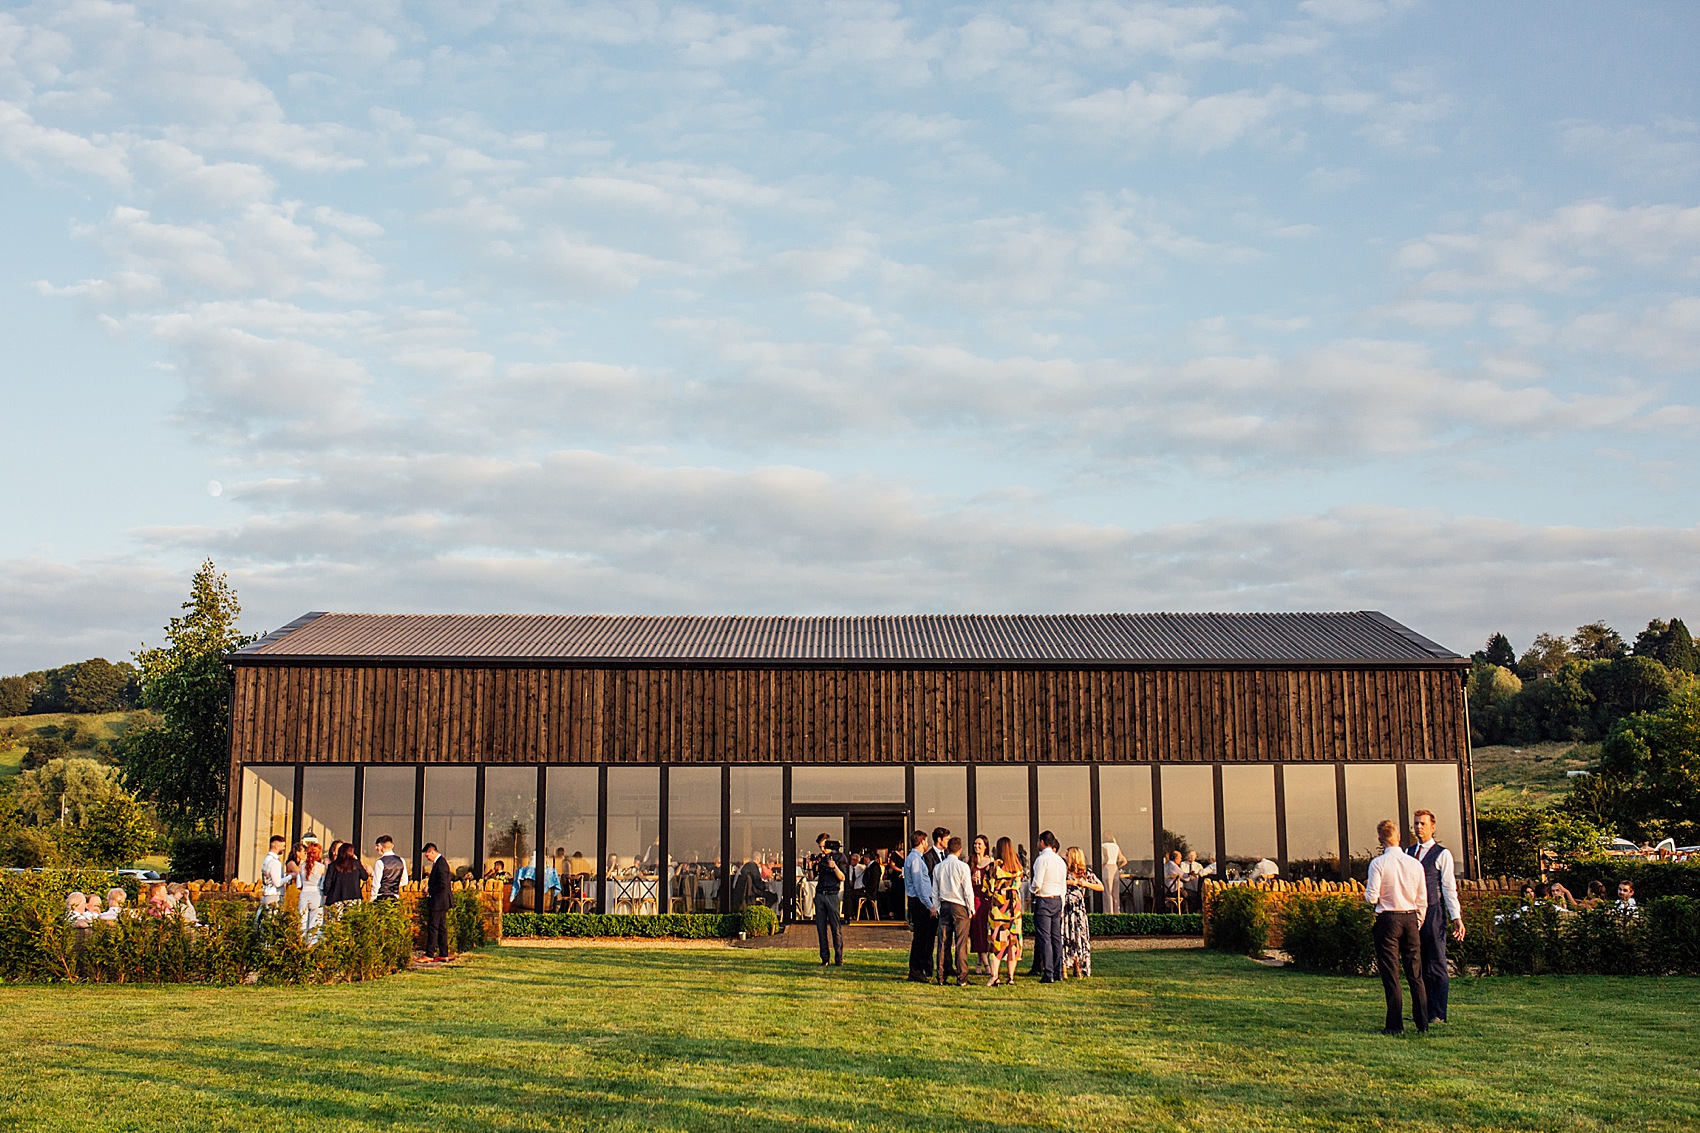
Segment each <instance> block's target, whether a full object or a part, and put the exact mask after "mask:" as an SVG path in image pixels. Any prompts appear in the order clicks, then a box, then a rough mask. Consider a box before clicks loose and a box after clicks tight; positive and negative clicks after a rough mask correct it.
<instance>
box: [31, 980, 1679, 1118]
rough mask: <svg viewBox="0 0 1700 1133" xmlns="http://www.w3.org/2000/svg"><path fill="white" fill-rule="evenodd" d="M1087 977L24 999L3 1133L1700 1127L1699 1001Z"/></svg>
mask: <svg viewBox="0 0 1700 1133" xmlns="http://www.w3.org/2000/svg"><path fill="white" fill-rule="evenodd" d="M1094 962H1095V965H1096V967H1097V970H1098V975H1097V977H1096V978H1095V979H1093V980H1091V981H1089V982H1085V983H1065V984H1063V985H1061V986H1058V987H1049V988H1047V987H1040V986H1039V985H1038V984H1036V983H1033V982H1024V983H1023V984H1021V985H1019V986H1017V987H1015V988H1013V989H1001V988H1000V989H989V990H988V989H985V988H980V987H973V988H966V989H958V988H955V987H950V988H938V987H929V986H920V985H915V984H909V983H906V982H904V981H902V980H901V978H900V976H901V974H902V970H903V959H902V954H901V953H898V952H863V953H854V952H853V953H852V954H851V956H850V959H849V963H848V964H847V965H846V967H844V968H842V969H832V968H828V969H824V970H823V969H821V968H820V967H819V966H818V964H817V963H816V960H815V957H814V956H813V954H812V953H811V952H808V951H801V952H799V951H787V950H769V951H751V952H744V951H734V950H704V949H696V950H684V949H667V948H653V949H637V948H606V949H603V948H573V949H561V950H544V949H525V950H521V949H508V950H499V949H498V950H488V951H486V952H484V953H481V954H478V955H475V956H472V957H469V958H467V959H466V960H464V961H463V962H462V964H461V965H460V966H458V967H457V968H455V969H452V970H448V971H442V972H424V973H409V974H404V975H399V976H394V977H391V978H389V979H386V980H382V981H378V982H376V983H371V984H362V985H353V986H344V987H332V988H312V989H255V988H229V989H218V988H167V989H159V988H127V987H104V986H97V987H55V988H27V989H25V988H0V1017H3V1018H4V1019H5V1021H6V1033H7V1044H8V1048H9V1050H10V1052H11V1057H10V1058H9V1059H8V1062H9V1065H8V1066H7V1068H6V1072H5V1075H4V1078H3V1082H4V1084H3V1085H0V1128H8V1129H9V1128H18V1129H73V1130H74V1129H172V1130H176V1129H182V1128H191V1129H194V1130H196V1131H197V1133H198V1131H200V1130H210V1129H259V1130H266V1131H276V1130H287V1129H302V1130H307V1129H311V1130H321V1131H323V1130H350V1129H364V1128H377V1127H382V1128H384V1129H393V1130H413V1129H418V1130H473V1129H489V1128H496V1129H652V1128H661V1129H726V1130H731V1129H740V1130H743V1129H788V1130H876V1129H878V1130H886V1129H905V1128H925V1129H929V1130H969V1129H990V1128H1001V1129H1045V1130H1105V1131H1109V1130H1116V1131H1121V1130H1128V1129H1177V1130H1183V1129H1184V1130H1223V1129H1226V1130H1232V1131H1235V1133H1239V1131H1249V1130H1286V1129H1319V1128H1320V1129H1340V1130H1346V1129H1354V1130H1356V1129H1394V1128H1398V1129H1400V1130H1426V1129H1462V1128H1506V1129H1510V1128H1516V1129H1601V1130H1606V1129H1614V1130H1615V1129H1669V1130H1677V1129H1693V1128H1696V1127H1700V1086H1697V1085H1696V1075H1695V1074H1694V1072H1693V1053H1692V1052H1693V1044H1692V1025H1693V1020H1694V1018H1695V1017H1696V1015H1697V1014H1700V981H1694V980H1651V979H1648V980H1618V979H1605V978H1570V979H1497V980H1475V981H1461V982H1460V983H1458V984H1455V985H1454V986H1455V988H1456V991H1455V1007H1454V1018H1455V1022H1454V1023H1453V1024H1451V1025H1450V1027H1449V1028H1446V1029H1445V1030H1444V1033H1442V1030H1441V1028H1436V1034H1434V1035H1433V1036H1431V1037H1429V1038H1426V1039H1419V1038H1416V1037H1412V1038H1407V1039H1386V1038H1382V1037H1380V1036H1378V1035H1375V1034H1373V1033H1372V1032H1373V1031H1374V1029H1375V1028H1376V1027H1377V1026H1379V1025H1380V1014H1381V1005H1380V985H1379V984H1378V983H1376V982H1375V981H1373V980H1362V979H1342V978H1332V977H1324V976H1307V975H1300V974H1296V973H1291V972H1284V971H1277V970H1272V969H1269V968H1264V967H1261V966H1259V965H1256V964H1253V963H1252V962H1250V961H1248V960H1245V959H1242V958H1238V957H1228V956H1221V955H1217V954H1212V953H1204V952H1199V951H1196V950H1192V951H1174V952H1109V951H1101V952H1100V954H1099V955H1098V956H1097V957H1096V958H1095V961H1094Z"/></svg>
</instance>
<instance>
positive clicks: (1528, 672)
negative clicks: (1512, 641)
mask: <svg viewBox="0 0 1700 1133" xmlns="http://www.w3.org/2000/svg"><path fill="white" fill-rule="evenodd" d="M1569 660H1570V643H1569V642H1568V641H1566V640H1565V639H1564V638H1562V637H1555V636H1554V635H1552V634H1550V633H1537V634H1536V635H1535V643H1534V644H1533V645H1531V646H1529V648H1527V649H1525V650H1524V651H1523V656H1522V657H1521V658H1519V659H1518V661H1517V675H1518V676H1520V677H1522V678H1523V679H1524V680H1526V681H1539V680H1545V679H1546V678H1548V677H1551V676H1555V675H1557V673H1558V671H1559V670H1560V669H1562V668H1564V664H1565V662H1566V661H1569Z"/></svg>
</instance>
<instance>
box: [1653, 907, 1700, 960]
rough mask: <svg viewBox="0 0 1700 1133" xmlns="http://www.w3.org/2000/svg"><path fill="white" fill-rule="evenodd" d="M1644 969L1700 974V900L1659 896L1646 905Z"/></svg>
mask: <svg viewBox="0 0 1700 1133" xmlns="http://www.w3.org/2000/svg"><path fill="white" fill-rule="evenodd" d="M1645 917H1646V926H1645V948H1644V954H1645V957H1646V959H1645V967H1646V970H1648V971H1653V972H1660V973H1664V974H1669V975H1684V976H1695V975H1700V900H1696V899H1695V898H1693V897H1660V898H1657V899H1656V900H1653V901H1649V902H1648V903H1647V911H1646V913H1645Z"/></svg>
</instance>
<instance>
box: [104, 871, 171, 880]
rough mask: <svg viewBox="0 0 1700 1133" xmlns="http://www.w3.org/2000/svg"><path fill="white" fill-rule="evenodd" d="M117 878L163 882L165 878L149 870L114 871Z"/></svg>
mask: <svg viewBox="0 0 1700 1133" xmlns="http://www.w3.org/2000/svg"><path fill="white" fill-rule="evenodd" d="M114 872H116V873H117V874H118V876H119V877H132V878H135V879H136V880H137V881H164V880H165V878H163V877H161V876H160V875H159V874H157V873H155V872H154V871H153V870H151V869H120V870H115V871H114Z"/></svg>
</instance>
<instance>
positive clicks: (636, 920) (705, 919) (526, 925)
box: [502, 913, 744, 940]
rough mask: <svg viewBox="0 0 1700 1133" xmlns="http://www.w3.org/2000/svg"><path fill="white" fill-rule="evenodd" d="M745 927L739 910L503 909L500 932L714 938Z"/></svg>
mask: <svg viewBox="0 0 1700 1133" xmlns="http://www.w3.org/2000/svg"><path fill="white" fill-rule="evenodd" d="M743 928H744V915H743V914H742V913H661V914H658V915H655V916H642V915H640V914H635V913H505V914H503V916H502V935H503V936H504V937H509V936H540V937H561V936H575V937H577V936H589V937H595V936H607V937H646V938H655V937H676V938H679V939H682V940H715V939H724V938H726V937H731V936H737V935H738V933H739V932H740V931H742V930H743Z"/></svg>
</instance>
